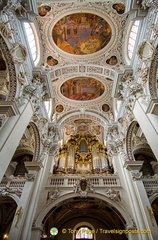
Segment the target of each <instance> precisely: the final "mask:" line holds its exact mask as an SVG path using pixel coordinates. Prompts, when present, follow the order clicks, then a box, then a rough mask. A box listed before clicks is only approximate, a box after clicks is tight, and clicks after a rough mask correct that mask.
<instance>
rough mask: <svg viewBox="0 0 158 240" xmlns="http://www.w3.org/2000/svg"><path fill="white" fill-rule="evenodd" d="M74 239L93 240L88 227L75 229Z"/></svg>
mask: <svg viewBox="0 0 158 240" xmlns="http://www.w3.org/2000/svg"><path fill="white" fill-rule="evenodd" d="M75 239H93V234H92V230H91V229H90V228H88V227H80V228H79V229H77V233H76V238H75Z"/></svg>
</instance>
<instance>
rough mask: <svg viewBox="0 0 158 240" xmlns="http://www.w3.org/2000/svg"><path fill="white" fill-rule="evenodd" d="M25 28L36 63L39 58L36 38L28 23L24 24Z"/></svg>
mask: <svg viewBox="0 0 158 240" xmlns="http://www.w3.org/2000/svg"><path fill="white" fill-rule="evenodd" d="M24 27H25V31H26V36H27V40H28V43H29V47H30V50H31V54H32V59H33V61H34V62H35V60H36V58H37V47H36V41H35V36H34V33H33V30H32V27H31V25H30V24H29V23H28V22H25V23H24Z"/></svg>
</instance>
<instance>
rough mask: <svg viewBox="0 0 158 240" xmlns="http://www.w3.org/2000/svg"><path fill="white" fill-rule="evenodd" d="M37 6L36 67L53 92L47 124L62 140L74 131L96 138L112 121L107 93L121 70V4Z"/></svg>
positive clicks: (123, 23)
mask: <svg viewBox="0 0 158 240" xmlns="http://www.w3.org/2000/svg"><path fill="white" fill-rule="evenodd" d="M37 3H38V11H39V16H38V17H37V23H38V26H39V30H40V32H41V43H42V46H43V49H42V50H43V51H42V52H43V56H42V64H43V67H44V68H45V70H46V71H49V72H50V76H51V80H52V87H53V91H54V93H53V96H54V98H53V99H52V105H53V112H52V121H54V122H60V123H61V124H62V127H64V129H65V134H66V135H69V134H71V132H73V131H74V130H75V131H77V130H78V129H80V130H82V129H83V131H87V130H88V131H92V129H93V130H94V129H96V132H98V135H99V134H100V133H99V132H101V131H102V128H104V127H105V123H107V122H110V121H113V120H114V110H115V109H114V101H113V99H112V97H111V91H112V85H113V81H114V80H115V77H116V71H117V70H119V69H121V67H122V66H123V65H124V58H123V53H122V52H123V51H122V46H123V44H124V38H125V36H124V29H125V27H126V21H127V18H128V16H127V14H126V13H124V12H125V1H120V2H118V1H117V2H116V1H86V0H83V1H81V0H76V1H61V0H58V1H57V0H54V1H44V2H40V1H37ZM75 121H76V122H75ZM88 121H91V122H88ZM79 122H80V124H79ZM87 122H88V123H87ZM94 132H95V131H94Z"/></svg>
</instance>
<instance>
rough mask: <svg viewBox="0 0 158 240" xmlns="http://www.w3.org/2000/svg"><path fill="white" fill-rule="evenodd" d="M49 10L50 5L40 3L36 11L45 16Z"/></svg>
mask: <svg viewBox="0 0 158 240" xmlns="http://www.w3.org/2000/svg"><path fill="white" fill-rule="evenodd" d="M50 10H51V7H50V6H46V5H41V6H40V7H38V13H39V15H40V16H41V17H44V16H46V14H47V13H48V12H49V11H50Z"/></svg>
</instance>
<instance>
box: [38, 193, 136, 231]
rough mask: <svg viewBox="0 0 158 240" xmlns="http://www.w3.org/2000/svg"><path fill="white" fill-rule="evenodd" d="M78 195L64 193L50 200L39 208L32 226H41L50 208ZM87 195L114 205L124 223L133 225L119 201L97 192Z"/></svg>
mask: <svg viewBox="0 0 158 240" xmlns="http://www.w3.org/2000/svg"><path fill="white" fill-rule="evenodd" d="M78 196H79V195H78V194H76V193H69V194H65V195H63V196H61V197H60V198H58V199H57V200H55V201H54V202H52V203H50V204H49V205H47V206H46V207H45V208H43V209H42V210H41V212H40V213H39V215H38V216H37V218H36V219H35V221H34V227H37V228H42V227H43V224H44V222H45V221H46V220H47V218H48V217H49V212H50V211H51V209H53V208H54V207H55V206H57V205H58V204H59V203H61V202H64V201H65V200H67V199H70V198H73V197H78ZM88 197H93V198H97V199H99V200H103V201H104V202H106V203H107V204H109V205H110V206H111V207H114V208H115V209H116V210H117V211H118V212H119V213H120V214H121V216H122V217H123V219H124V221H125V222H126V225H127V226H130V227H132V226H133V224H134V222H133V219H132V218H131V216H130V215H129V214H128V213H127V210H126V209H124V208H123V206H121V205H120V204H119V203H117V202H115V201H113V200H110V199H108V198H107V197H105V196H104V195H102V194H99V193H88Z"/></svg>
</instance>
